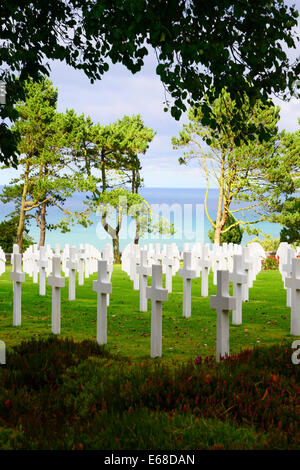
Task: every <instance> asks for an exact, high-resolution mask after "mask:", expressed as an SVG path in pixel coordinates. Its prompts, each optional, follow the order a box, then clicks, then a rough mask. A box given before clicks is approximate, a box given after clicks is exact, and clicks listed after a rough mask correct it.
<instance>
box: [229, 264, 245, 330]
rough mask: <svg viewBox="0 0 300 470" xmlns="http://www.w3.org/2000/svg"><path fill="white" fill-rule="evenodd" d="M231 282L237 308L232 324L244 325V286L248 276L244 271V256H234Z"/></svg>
mask: <svg viewBox="0 0 300 470" xmlns="http://www.w3.org/2000/svg"><path fill="white" fill-rule="evenodd" d="M229 281H230V282H232V284H233V297H235V298H236V308H235V309H233V310H232V324H233V325H241V324H242V302H243V288H242V286H243V284H245V283H246V282H247V275H246V274H245V272H244V270H243V256H242V255H233V271H232V272H231V273H229Z"/></svg>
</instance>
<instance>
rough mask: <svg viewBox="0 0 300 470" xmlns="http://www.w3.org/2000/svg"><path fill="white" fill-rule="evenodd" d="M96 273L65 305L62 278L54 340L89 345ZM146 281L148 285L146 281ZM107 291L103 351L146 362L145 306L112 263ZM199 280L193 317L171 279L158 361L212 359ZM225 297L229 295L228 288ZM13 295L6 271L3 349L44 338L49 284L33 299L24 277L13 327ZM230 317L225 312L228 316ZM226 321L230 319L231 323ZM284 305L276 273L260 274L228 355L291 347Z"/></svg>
mask: <svg viewBox="0 0 300 470" xmlns="http://www.w3.org/2000/svg"><path fill="white" fill-rule="evenodd" d="M93 279H96V274H95V275H93V276H91V277H90V278H89V279H85V283H84V286H78V285H77V286H76V300H75V301H69V300H68V279H67V278H66V287H65V288H64V289H62V291H61V299H62V304H61V335H60V337H61V338H67V337H69V338H70V337H71V338H73V339H74V340H75V341H82V340H85V339H87V340H96V318H97V294H96V293H95V292H93V290H92V280H93ZM148 282H149V281H148ZM112 286H113V291H112V294H111V296H110V305H109V306H108V314H107V318H108V326H107V341H108V344H107V349H108V350H109V351H110V352H112V353H116V354H118V355H121V356H124V357H130V358H132V359H145V358H148V357H149V355H150V326H151V325H150V319H151V304H150V301H148V312H146V313H141V312H139V291H134V290H133V282H132V281H130V279H129V277H128V276H127V275H126V273H124V272H122V270H121V267H120V265H115V266H114V272H113V275H112ZM200 292H201V279H200V278H199V279H195V280H192V313H191V317H190V318H189V319H186V318H183V316H182V279H181V278H180V277H179V276H178V274H177V276H175V277H174V278H173V292H172V293H171V294H169V300H168V301H167V302H164V303H163V322H162V334H163V339H162V358H161V359H160V361H161V362H167V363H169V364H170V363H172V362H174V361H176V362H177V361H181V362H186V361H187V360H189V359H195V357H196V356H198V355H201V356H204V357H205V356H210V355H213V356H215V350H216V347H215V341H216V311H215V310H211V309H210V308H209V297H204V298H202V297H201V296H200ZM230 293H231V294H232V290H231V291H230ZM209 294H210V295H213V294H216V286H214V285H213V282H212V274H211V273H210V277H209ZM12 311H13V292H12V281H10V280H9V268H7V271H6V273H5V274H3V275H2V276H1V277H0V340H2V341H5V344H6V347H10V346H14V345H17V344H19V343H20V342H21V341H23V340H28V339H30V338H32V337H34V338H43V337H47V336H49V335H51V287H50V286H47V290H46V296H45V297H41V296H39V286H38V284H33V283H32V280H31V278H29V277H28V276H27V275H26V282H25V283H23V284H22V324H21V326H19V327H14V326H13V324H12ZM230 317H231V313H230ZM230 323H231V322H230ZM289 331H290V308H288V307H286V292H285V290H284V288H283V282H282V280H281V276H280V273H279V271H261V272H260V273H259V274H258V276H257V279H256V281H255V282H254V286H253V288H251V289H250V290H249V302H245V303H243V323H242V325H238V326H237V325H231V324H230V353H238V352H240V351H241V350H244V349H247V348H253V347H254V346H255V345H262V346H263V345H271V344H275V343H278V341H281V340H282V339H283V338H286V339H289V341H290V343H292V341H293V340H294V339H297V338H296V337H294V336H290V335H289Z"/></svg>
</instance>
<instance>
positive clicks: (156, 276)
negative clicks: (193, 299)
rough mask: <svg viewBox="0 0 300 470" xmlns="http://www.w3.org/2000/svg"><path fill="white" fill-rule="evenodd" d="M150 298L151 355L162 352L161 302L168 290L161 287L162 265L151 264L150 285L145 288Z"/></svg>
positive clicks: (154, 355)
mask: <svg viewBox="0 0 300 470" xmlns="http://www.w3.org/2000/svg"><path fill="white" fill-rule="evenodd" d="M146 295H147V298H148V299H150V300H151V353H150V355H151V357H161V354H162V302H166V301H167V300H168V291H167V289H164V288H163V287H162V265H161V264H153V265H152V286H151V287H150V286H148V287H147V290H146Z"/></svg>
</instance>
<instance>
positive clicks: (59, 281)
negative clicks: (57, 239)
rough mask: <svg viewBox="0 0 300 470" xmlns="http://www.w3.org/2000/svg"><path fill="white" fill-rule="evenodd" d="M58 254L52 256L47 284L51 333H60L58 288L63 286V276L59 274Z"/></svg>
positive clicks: (59, 259)
mask: <svg viewBox="0 0 300 470" xmlns="http://www.w3.org/2000/svg"><path fill="white" fill-rule="evenodd" d="M60 261H61V258H60V255H54V256H53V258H52V276H49V277H48V284H49V286H52V333H53V334H55V335H59V334H60V290H61V289H62V287H65V278H64V277H62V276H61V270H60Z"/></svg>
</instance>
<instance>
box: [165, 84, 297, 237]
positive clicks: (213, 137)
mask: <svg viewBox="0 0 300 470" xmlns="http://www.w3.org/2000/svg"><path fill="white" fill-rule="evenodd" d="M206 99H207V100H208V99H209V98H208V97H207V98H206ZM212 107H213V111H214V115H215V116H216V119H217V120H219V121H221V120H223V118H224V116H225V117H226V116H227V115H232V116H235V115H236V114H242V115H244V116H245V119H246V120H247V121H248V122H249V124H250V125H251V124H254V125H256V124H258V123H263V125H264V127H265V128H266V129H267V130H268V133H269V135H270V139H269V141H268V142H260V139H259V135H258V134H256V135H254V136H253V137H252V136H251V137H249V138H248V140H247V141H244V142H239V143H238V145H237V143H236V137H239V130H238V129H237V128H236V127H235V126H232V125H231V122H230V120H228V121H226V122H225V123H224V127H223V131H222V132H219V131H218V129H217V128H215V126H213V127H212V125H211V123H207V125H205V126H203V124H202V122H203V119H202V117H203V112H202V107H197V108H191V109H190V112H189V123H188V124H184V125H183V130H182V131H181V132H180V133H179V137H178V138H175V137H173V139H172V143H173V146H174V148H182V147H189V148H190V150H189V151H187V152H184V154H183V157H181V158H180V162H181V163H187V162H188V161H189V160H190V159H193V158H197V159H198V160H199V162H200V165H201V168H202V170H203V173H204V175H205V178H206V196H205V200H204V204H205V210H206V215H207V218H208V219H209V221H210V222H211V225H212V227H213V228H214V232H215V238H214V241H215V242H217V243H220V238H221V235H222V234H223V235H224V234H225V233H226V232H228V231H229V230H230V227H233V225H242V226H244V227H245V228H246V229H247V231H248V233H250V226H251V224H256V223H257V222H261V221H264V220H272V221H275V220H274V218H275V215H274V212H275V211H278V209H279V208H280V207H281V205H282V203H283V201H285V200H286V199H287V198H288V197H289V196H291V195H292V194H293V193H294V192H295V191H296V190H297V187H298V186H299V179H297V177H296V175H298V176H299V163H300V162H299V153H297V148H298V143H297V142H298V140H299V136H298V134H297V133H289V134H286V133H285V132H282V133H279V132H278V127H277V123H278V120H279V108H275V107H273V106H268V105H265V104H263V103H262V101H260V100H258V101H257V102H256V103H255V105H254V106H252V105H251V103H250V100H249V99H248V97H247V96H246V95H245V97H244V104H243V106H242V107H241V108H240V107H238V106H237V104H236V102H235V101H234V100H232V99H231V97H230V95H229V93H228V92H227V90H226V89H224V90H223V91H222V95H219V96H218V97H217V98H216V99H215V100H214V102H213V103H212ZM204 142H206V144H208V146H209V150H206V148H205V147H204V145H203V143H204ZM212 180H213V181H214V182H215V183H216V185H217V187H218V189H219V196H218V207H217V214H216V221H215V222H213V220H212V218H211V216H210V215H209V211H208V207H207V197H208V192H209V185H210V184H211V182H212ZM233 203H236V204H238V206H237V207H236V208H234V209H232V204H233ZM229 214H231V215H232V216H233V218H234V219H235V223H234V224H231V225H229V226H227V225H226V226H225V224H226V221H227V218H228V216H229ZM239 214H241V215H239Z"/></svg>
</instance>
